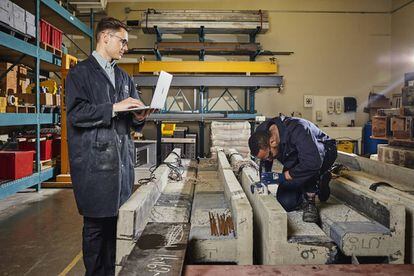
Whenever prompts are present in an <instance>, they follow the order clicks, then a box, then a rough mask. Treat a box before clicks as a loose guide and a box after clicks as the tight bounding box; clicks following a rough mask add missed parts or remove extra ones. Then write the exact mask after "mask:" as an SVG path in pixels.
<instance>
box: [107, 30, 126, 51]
mask: <svg viewBox="0 0 414 276" xmlns="http://www.w3.org/2000/svg"><path fill="white" fill-rule="evenodd" d="M108 34H109V35H112V36H114V37H116V38H118V39H119V41H120V42H121V43H122V48H124V47H125V46H127V45H128V39H125V38H122V37H120V36H117V35H116V34H113V33H108Z"/></svg>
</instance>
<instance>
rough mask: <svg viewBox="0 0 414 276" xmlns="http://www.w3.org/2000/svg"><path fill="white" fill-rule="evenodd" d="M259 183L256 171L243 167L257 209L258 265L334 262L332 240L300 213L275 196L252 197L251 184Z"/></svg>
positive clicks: (237, 157) (234, 159)
mask: <svg viewBox="0 0 414 276" xmlns="http://www.w3.org/2000/svg"><path fill="white" fill-rule="evenodd" d="M229 152H230V153H235V152H236V151H235V150H230V151H229ZM241 160H243V159H242V157H241V156H240V155H235V154H233V155H232V157H231V160H230V161H231V164H233V165H235V163H236V162H240V161H241ZM258 180H259V176H258V173H257V171H256V169H254V168H252V167H245V168H243V170H242V174H241V184H242V188H243V190H244V192H245V195H246V196H247V198H248V200H249V202H250V204H251V206H252V209H253V221H254V245H255V248H254V250H255V255H256V256H257V262H258V264H264V265H275V264H325V263H331V262H332V261H333V260H334V257H335V255H336V246H335V245H334V244H333V242H332V240H331V239H329V238H328V237H327V236H326V235H325V233H324V232H323V231H322V230H321V229H320V228H319V227H318V226H317V225H316V224H310V223H304V222H303V221H302V219H301V213H300V212H291V213H287V212H286V211H285V210H284V209H283V207H282V206H281V205H280V203H279V202H278V201H277V200H276V199H275V198H274V196H272V195H268V194H252V193H251V192H250V185H251V184H252V183H254V182H256V181H258Z"/></svg>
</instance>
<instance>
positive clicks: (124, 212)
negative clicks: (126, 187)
mask: <svg viewBox="0 0 414 276" xmlns="http://www.w3.org/2000/svg"><path fill="white" fill-rule="evenodd" d="M176 154H178V155H179V156H180V155H181V149H174V153H171V154H170V155H169V156H168V157H167V158H166V159H165V162H174V161H175V160H176V158H177V156H176ZM169 172H170V169H169V168H168V166H167V165H160V166H159V167H158V168H157V169H156V170H155V171H154V177H155V179H154V180H153V181H151V182H148V183H147V184H145V185H142V186H141V187H139V188H138V189H137V190H136V191H135V192H134V193H133V194H132V196H131V197H130V198H129V199H128V200H127V201H126V202H125V203H124V204H123V205H122V206H121V207H120V208H119V214H118V224H117V237H118V238H127V239H132V238H135V237H136V235H137V233H138V232H139V231H142V230H144V227H145V224H146V218H148V217H149V212H150V210H151V209H152V207H153V206H154V204H155V202H156V201H157V200H158V198H159V196H160V195H161V192H162V191H163V190H164V188H165V186H166V185H167V182H168V174H169Z"/></svg>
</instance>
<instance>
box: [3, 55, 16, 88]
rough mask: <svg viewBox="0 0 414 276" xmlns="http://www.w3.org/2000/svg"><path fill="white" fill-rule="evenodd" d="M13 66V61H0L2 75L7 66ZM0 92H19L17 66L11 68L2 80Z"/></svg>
mask: <svg viewBox="0 0 414 276" xmlns="http://www.w3.org/2000/svg"><path fill="white" fill-rule="evenodd" d="M10 66H12V64H11V63H8V62H0V75H1V74H3V73H4V72H5V71H6V70H7V68H9V67H10ZM0 90H1V91H0V94H1V95H6V94H12V93H16V92H17V67H16V66H14V67H13V69H12V70H10V71H9V72H8V73H7V75H6V76H5V77H4V78H3V79H2V80H0Z"/></svg>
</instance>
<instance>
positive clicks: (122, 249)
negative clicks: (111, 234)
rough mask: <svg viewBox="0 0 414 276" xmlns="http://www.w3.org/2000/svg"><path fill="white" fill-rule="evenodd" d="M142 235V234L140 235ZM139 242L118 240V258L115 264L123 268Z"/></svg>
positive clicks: (116, 257)
mask: <svg viewBox="0 0 414 276" xmlns="http://www.w3.org/2000/svg"><path fill="white" fill-rule="evenodd" d="M139 234H140V233H139ZM136 242H137V240H136V239H119V238H118V239H117V240H116V256H115V264H116V265H119V266H122V265H123V264H124V263H125V261H126V259H127V257H128V256H129V254H130V253H131V251H132V249H133V248H134V246H135V244H136Z"/></svg>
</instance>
